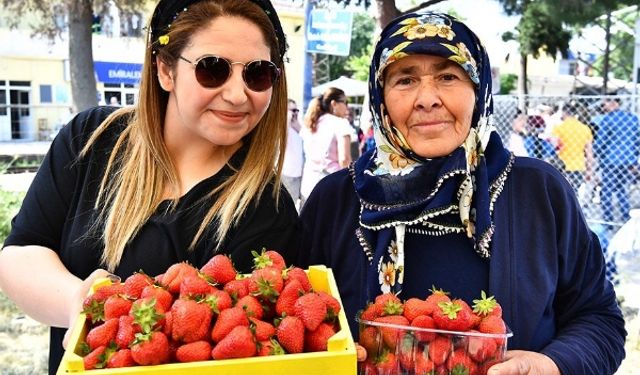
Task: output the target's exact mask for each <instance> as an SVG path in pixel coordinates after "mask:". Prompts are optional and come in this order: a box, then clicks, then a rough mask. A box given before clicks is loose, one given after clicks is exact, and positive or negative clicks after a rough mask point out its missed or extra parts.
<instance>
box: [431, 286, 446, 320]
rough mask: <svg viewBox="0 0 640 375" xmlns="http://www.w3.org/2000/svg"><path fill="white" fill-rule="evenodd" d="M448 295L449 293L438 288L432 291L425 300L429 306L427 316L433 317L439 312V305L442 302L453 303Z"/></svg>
mask: <svg viewBox="0 0 640 375" xmlns="http://www.w3.org/2000/svg"><path fill="white" fill-rule="evenodd" d="M447 294H449V293H447V292H445V291H444V290H442V289H437V288H436V287H433V288H432V289H431V294H430V295H429V296H427V298H426V299H425V301H426V302H427V303H428V304H429V307H428V314H427V315H433V312H434V311H436V310H438V304H439V303H440V302H451V298H449V296H448V295H447Z"/></svg>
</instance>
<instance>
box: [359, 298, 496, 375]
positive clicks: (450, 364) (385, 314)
mask: <svg viewBox="0 0 640 375" xmlns="http://www.w3.org/2000/svg"><path fill="white" fill-rule="evenodd" d="M473 302H474V305H473V308H471V307H470V306H469V305H468V304H467V303H466V302H465V301H463V300H461V299H452V298H450V297H449V296H448V295H447V293H446V292H444V291H442V290H438V289H436V288H434V289H432V292H431V294H430V295H429V296H428V297H427V298H426V299H424V300H423V299H419V298H410V299H408V300H406V301H405V302H402V301H401V300H400V299H399V298H398V297H397V296H395V295H394V294H388V293H387V294H382V295H380V296H378V297H377V298H376V299H375V301H374V302H373V303H370V304H368V305H367V306H366V308H365V309H364V310H363V311H362V312H361V313H360V339H359V344H360V345H362V346H363V347H364V348H365V349H366V350H367V360H366V361H365V362H363V363H360V364H359V370H360V371H359V373H360V374H366V375H370V374H377V375H383V374H397V373H402V374H434V375H442V374H466V375H477V374H486V373H487V370H488V369H489V368H490V367H491V366H492V365H494V364H495V363H497V362H500V361H501V360H502V359H503V357H504V353H505V350H506V344H507V342H506V341H507V334H506V333H507V327H506V324H505V322H504V321H503V319H502V308H501V307H500V304H498V303H497V302H496V300H495V298H494V297H493V296H491V297H487V296H486V293H485V292H484V291H483V292H481V296H480V299H477V300H474V301H473ZM388 325H393V326H396V327H390V326H388ZM397 326H403V327H405V328H404V329H399V328H398V327H397ZM445 331H446V332H445ZM450 331H455V332H450Z"/></svg>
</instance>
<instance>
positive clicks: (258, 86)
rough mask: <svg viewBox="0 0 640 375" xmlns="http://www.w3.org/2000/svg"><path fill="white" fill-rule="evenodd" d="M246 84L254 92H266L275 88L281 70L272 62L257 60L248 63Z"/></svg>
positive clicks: (245, 70)
mask: <svg viewBox="0 0 640 375" xmlns="http://www.w3.org/2000/svg"><path fill="white" fill-rule="evenodd" d="M243 75H244V82H245V83H246V84H247V87H248V88H249V89H251V90H253V91H265V90H268V89H269V88H271V87H272V86H273V84H274V83H275V82H276V80H277V79H278V76H279V75H280V70H279V69H278V68H277V67H276V66H275V64H274V63H272V62H271V61H265V60H256V61H252V62H250V63H248V64H247V65H246V66H245V69H244V73H243Z"/></svg>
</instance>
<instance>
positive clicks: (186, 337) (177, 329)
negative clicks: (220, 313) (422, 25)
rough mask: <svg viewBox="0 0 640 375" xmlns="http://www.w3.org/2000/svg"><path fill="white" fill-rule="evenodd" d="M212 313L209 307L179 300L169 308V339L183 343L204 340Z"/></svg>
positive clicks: (188, 300)
mask: <svg viewBox="0 0 640 375" xmlns="http://www.w3.org/2000/svg"><path fill="white" fill-rule="evenodd" d="M212 316H213V313H212V312H211V308H210V307H209V305H207V304H205V303H198V302H196V301H194V300H190V299H179V300H176V301H175V302H174V303H173V306H171V319H172V322H171V338H172V339H174V340H176V341H182V342H185V343H189V342H195V341H201V340H206V339H207V336H208V335H209V326H210V324H211V317H212Z"/></svg>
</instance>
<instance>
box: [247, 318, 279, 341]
mask: <svg viewBox="0 0 640 375" xmlns="http://www.w3.org/2000/svg"><path fill="white" fill-rule="evenodd" d="M249 321H250V322H251V323H250V324H249V328H251V330H252V331H253V333H254V336H255V337H256V341H266V340H269V339H270V338H271V337H273V336H274V335H275V334H276V328H275V327H274V326H273V325H272V324H271V323H269V322H265V321H263V320H260V319H256V318H252V317H250V318H249Z"/></svg>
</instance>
